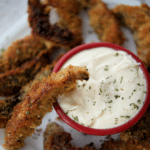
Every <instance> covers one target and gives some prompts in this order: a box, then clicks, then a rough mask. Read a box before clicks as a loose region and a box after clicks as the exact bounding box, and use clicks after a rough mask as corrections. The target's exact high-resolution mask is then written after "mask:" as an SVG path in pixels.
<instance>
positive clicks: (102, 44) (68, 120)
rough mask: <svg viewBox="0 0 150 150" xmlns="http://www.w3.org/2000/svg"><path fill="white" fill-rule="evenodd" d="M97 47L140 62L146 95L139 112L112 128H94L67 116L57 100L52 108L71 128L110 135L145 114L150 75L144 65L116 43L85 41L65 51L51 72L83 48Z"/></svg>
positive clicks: (148, 95) (94, 133)
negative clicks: (125, 55)
mask: <svg viewBox="0 0 150 150" xmlns="http://www.w3.org/2000/svg"><path fill="white" fill-rule="evenodd" d="M97 47H107V48H113V49H114V50H116V51H119V50H121V51H124V52H126V53H127V54H129V55H131V57H132V58H133V59H134V60H135V61H136V62H138V63H140V65H139V67H140V68H141V70H142V71H143V74H144V77H145V81H146V89H147V90H146V92H147V93H146V96H145V101H144V103H143V107H142V108H141V109H140V110H139V112H138V113H137V114H136V115H135V116H134V117H132V118H131V119H130V120H129V121H128V122H126V123H124V124H121V125H119V126H116V127H112V128H105V129H95V128H90V127H85V126H82V125H81V124H79V123H77V122H75V121H73V120H72V119H71V118H70V117H69V116H67V115H66V114H65V113H64V111H63V110H62V109H61V107H60V105H59V104H58V102H57V101H56V102H55V103H54V109H55V111H56V112H57V114H58V115H59V116H60V117H61V119H62V120H63V121H64V122H66V123H67V124H68V125H69V126H71V127H72V128H74V129H76V130H78V131H80V132H83V133H86V134H89V135H101V136H103V135H111V134H116V133H119V132H122V131H124V130H126V129H128V128H129V127H131V126H133V125H134V124H135V123H136V122H138V121H139V119H140V118H141V117H142V116H143V115H144V114H145V112H146V110H147V108H148V106H149V103H150V98H149V97H150V75H149V73H148V71H147V69H146V67H145V66H144V64H143V63H142V61H141V60H140V59H139V58H138V57H137V56H136V55H135V54H134V53H133V52H131V51H130V50H127V49H126V48H124V47H122V46H119V45H116V44H112V43H106V42H93V43H87V44H82V45H80V46H77V47H75V48H73V49H72V50H70V51H69V52H67V53H66V54H65V55H64V56H63V57H62V58H61V59H60V60H59V61H58V62H57V64H56V65H55V67H54V69H53V72H58V71H59V70H60V69H61V67H62V66H63V64H64V63H65V62H66V61H67V60H68V59H69V58H71V57H72V56H73V55H75V54H77V53H79V52H81V51H83V50H88V49H91V48H97Z"/></svg>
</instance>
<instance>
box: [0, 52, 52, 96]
mask: <svg viewBox="0 0 150 150" xmlns="http://www.w3.org/2000/svg"><path fill="white" fill-rule="evenodd" d="M50 53H51V49H46V50H43V51H41V52H40V53H39V54H38V55H37V56H36V57H35V58H34V59H33V60H31V61H27V62H25V63H24V64H22V65H21V66H20V67H18V68H16V69H12V70H9V71H7V72H6V73H3V74H1V75H0V95H3V96H10V95H14V94H16V93H18V92H19V90H20V89H21V87H22V86H23V85H25V84H26V83H27V82H29V81H30V80H32V79H33V78H34V76H35V75H36V73H37V72H38V71H40V69H41V68H42V67H44V66H45V65H47V64H48V63H49V54H50Z"/></svg>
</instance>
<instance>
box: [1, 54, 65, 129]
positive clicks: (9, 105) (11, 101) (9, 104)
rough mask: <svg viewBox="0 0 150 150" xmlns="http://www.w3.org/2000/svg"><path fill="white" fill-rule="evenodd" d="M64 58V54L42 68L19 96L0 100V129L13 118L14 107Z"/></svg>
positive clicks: (22, 89)
mask: <svg viewBox="0 0 150 150" xmlns="http://www.w3.org/2000/svg"><path fill="white" fill-rule="evenodd" d="M62 56H63V54H60V55H59V56H58V57H57V58H56V59H55V60H54V61H53V62H52V63H51V64H50V65H47V66H46V67H44V68H42V69H41V71H40V72H38V73H37V74H36V76H35V77H34V79H33V80H31V81H30V82H29V83H27V84H26V85H25V86H23V87H22V88H21V90H20V91H19V93H18V94H16V95H14V96H11V97H6V98H5V99H4V100H0V128H5V126H6V124H7V122H8V120H9V119H10V118H11V116H12V112H13V109H14V107H15V106H16V105H17V104H18V103H19V102H21V101H22V100H23V99H24V97H25V96H26V95H27V94H28V92H30V90H31V88H32V87H33V85H34V84H35V83H36V82H39V81H42V80H43V79H44V78H45V77H47V76H49V75H50V74H51V73H52V71H53V68H54V66H55V64H56V63H57V62H58V60H59V59H60V58H61V57H62Z"/></svg>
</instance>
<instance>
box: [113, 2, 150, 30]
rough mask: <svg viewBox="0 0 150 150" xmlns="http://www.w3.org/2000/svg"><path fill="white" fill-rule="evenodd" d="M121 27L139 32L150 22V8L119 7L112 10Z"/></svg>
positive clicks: (143, 5)
mask: <svg viewBox="0 0 150 150" xmlns="http://www.w3.org/2000/svg"><path fill="white" fill-rule="evenodd" d="M112 11H113V12H114V14H115V16H116V17H117V18H118V19H119V22H120V23H121V25H123V26H125V27H127V28H129V29H131V30H132V31H133V32H134V31H137V30H138V29H139V27H140V26H141V25H143V24H145V23H148V22H149V21H150V12H149V11H150V8H149V6H148V5H147V4H141V6H130V5H123V4H121V5H117V6H116V7H114V8H113V10H112Z"/></svg>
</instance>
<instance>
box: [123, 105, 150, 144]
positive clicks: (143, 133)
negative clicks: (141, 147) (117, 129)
mask: <svg viewBox="0 0 150 150" xmlns="http://www.w3.org/2000/svg"><path fill="white" fill-rule="evenodd" d="M148 137H150V107H149V109H148V110H147V112H146V113H145V115H144V116H143V117H142V119H140V120H139V121H138V123H136V124H135V125H134V126H132V127H131V128H129V129H127V130H126V131H124V132H122V133H121V135H120V138H121V140H123V141H125V142H126V141H129V142H135V143H138V142H139V141H142V140H145V139H147V138H148Z"/></svg>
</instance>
